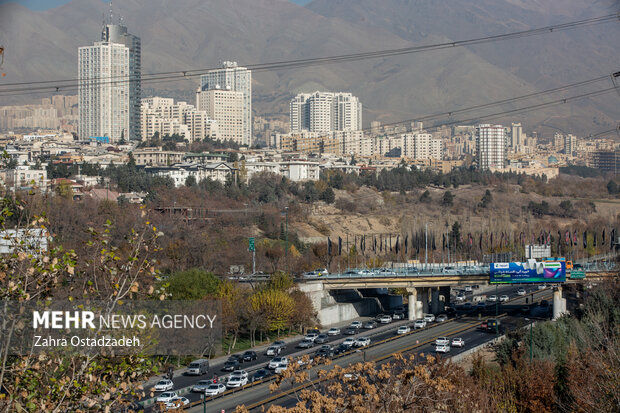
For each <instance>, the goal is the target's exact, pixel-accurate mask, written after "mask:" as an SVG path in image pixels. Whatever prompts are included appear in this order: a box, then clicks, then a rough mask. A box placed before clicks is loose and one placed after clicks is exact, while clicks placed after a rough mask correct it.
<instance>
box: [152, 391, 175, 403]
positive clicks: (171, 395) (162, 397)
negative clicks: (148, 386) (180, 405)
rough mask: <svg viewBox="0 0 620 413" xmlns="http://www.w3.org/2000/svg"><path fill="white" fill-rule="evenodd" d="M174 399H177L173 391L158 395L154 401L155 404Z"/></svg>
mask: <svg viewBox="0 0 620 413" xmlns="http://www.w3.org/2000/svg"><path fill="white" fill-rule="evenodd" d="M175 397H179V395H178V394H177V392H175V391H167V392H164V393H162V394H160V395H159V396H158V397H157V399H155V401H156V402H157V403H160V402H163V403H167V402H169V401H170V400H172V399H174V398H175Z"/></svg>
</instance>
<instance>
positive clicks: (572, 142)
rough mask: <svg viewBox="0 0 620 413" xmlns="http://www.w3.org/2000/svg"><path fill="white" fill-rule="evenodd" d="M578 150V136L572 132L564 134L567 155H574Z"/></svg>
mask: <svg viewBox="0 0 620 413" xmlns="http://www.w3.org/2000/svg"><path fill="white" fill-rule="evenodd" d="M576 150H577V137H576V136H575V135H571V134H570V133H569V134H567V135H564V153H565V154H566V155H572V154H573V152H575V151H576Z"/></svg>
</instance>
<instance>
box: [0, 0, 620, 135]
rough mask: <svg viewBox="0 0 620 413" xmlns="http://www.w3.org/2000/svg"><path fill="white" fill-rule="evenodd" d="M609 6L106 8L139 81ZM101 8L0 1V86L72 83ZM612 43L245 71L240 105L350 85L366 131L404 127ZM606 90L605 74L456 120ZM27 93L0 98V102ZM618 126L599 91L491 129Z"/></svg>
mask: <svg viewBox="0 0 620 413" xmlns="http://www.w3.org/2000/svg"><path fill="white" fill-rule="evenodd" d="M618 8H619V7H618V2H617V1H614V0H594V1H590V2H587V1H579V0H381V1H376V0H314V1H312V2H310V3H309V4H307V5H306V6H305V7H303V6H300V5H298V4H294V3H292V2H290V1H288V0H175V1H166V0H125V1H123V2H119V3H115V4H114V10H115V14H116V15H122V16H123V21H124V23H125V24H126V25H127V26H128V27H129V31H130V32H132V33H134V34H136V35H138V36H140V37H141V39H142V56H143V58H142V59H143V61H142V67H143V73H153V72H162V71H171V70H187V69H198V68H212V67H217V66H218V65H219V63H220V62H221V61H223V60H233V61H237V62H239V64H240V65H243V64H250V63H263V62H272V61H282V60H290V59H299V58H308V57H319V56H330V55H340V54H348V53H355V52H360V51H374V50H382V49H393V48H401V47H409V46H414V45H426V44H434V43H439V42H446V41H454V40H463V39H469V38H476V37H482V36H487V35H494V34H501V33H507V32H514V31H520V30H527V29H530V28H536V27H542V26H546V25H549V24H556V23H563V22H567V21H573V20H579V19H583V18H588V17H594V16H599V15H605V14H609V13H614V12H618ZM107 10H108V5H107V4H105V3H103V2H102V1H100V0H73V1H71V2H69V3H67V4H65V5H63V6H60V7H56V8H52V9H50V10H45V11H33V10H30V9H27V8H25V7H23V6H21V5H18V4H16V3H6V4H1V5H0V43H1V44H3V45H4V47H5V64H4V67H3V69H2V70H3V72H5V73H6V74H7V75H6V76H5V77H3V78H1V79H0V84H2V83H9V82H22V81H26V82H27V81H36V80H54V79H67V78H74V77H75V76H76V73H77V48H78V47H79V46H83V45H88V44H92V42H93V41H97V40H98V39H99V35H100V30H101V24H102V16H104V15H107V14H108V11H107ZM618 39H620V25H619V24H618V22H617V21H616V22H612V23H606V24H604V25H597V26H590V27H585V28H583V27H582V28H577V29H574V30H568V31H562V32H554V33H549V34H544V35H540V36H535V37H527V38H521V39H515V40H507V41H499V42H494V43H487V44H483V45H477V46H472V47H458V48H453V49H448V50H443V51H432V52H426V53H417V54H411V55H401V56H397V57H389V58H377V59H371V60H364V61H358V62H349V63H342V64H329V65H324V66H311V67H305V68H300V69H299V68H298V69H289V70H279V71H273V72H271V71H265V72H256V73H254V74H253V95H254V105H253V106H254V108H255V111H256V114H259V115H270V116H278V115H281V116H286V115H287V114H288V102H289V100H290V99H291V98H292V97H293V96H294V95H295V94H296V93H299V92H312V91H314V90H332V91H350V92H352V93H353V94H355V95H357V96H359V97H360V99H361V101H362V103H363V105H364V124H365V125H368V124H369V123H370V121H372V120H379V121H382V122H391V121H399V120H403V119H411V118H416V117H418V116H421V115H425V114H429V113H436V112H444V111H448V110H452V109H458V108H464V107H469V106H473V105H478V104H483V103H487V102H492V101H496V100H501V99H506V98H510V97H514V96H519V95H524V94H527V93H531V92H534V91H539V90H544V89H548V88H553V87H557V86H561V85H564V84H570V83H574V82H579V81H582V80H586V79H591V78H595V77H597V76H601V75H604V74H610V73H612V72H615V71H618V70H619V68H620V54H619V53H618V46H617V44H618ZM197 84H198V81H197V79H195V78H193V79H183V80H180V81H174V82H167V83H157V84H152V85H145V89H146V90H147V91H150V92H152V93H158V94H162V95H171V96H187V99H192V96H193V91H194V90H195V88H196V87H197ZM609 86H611V80H609V81H603V82H601V83H598V84H594V85H590V86H588V87H586V88H580V89H575V90H570V91H566V92H563V93H561V94H554V95H549V96H546V97H544V98H538V99H535V100H528V101H524V102H521V103H519V104H509V105H503V106H501V107H498V108H494V110H491V111H486V112H480V111H478V112H474V113H473V114H468V115H464V116H463V117H462V118H460V119H465V118H472V117H474V116H483V115H484V114H485V113H491V112H496V111H498V110H504V109H513V108H518V107H521V106H527V105H530V104H533V103H540V102H544V101H546V100H550V99H556V98H558V97H565V96H571V95H576V94H580V93H584V92H587V91H590V90H596V89H602V88H605V87H609ZM147 87H149V88H152V89H148V88H147ZM61 92H62V91H61ZM68 93H69V92H68ZM71 93H75V92H71ZM38 97H40V96H39V95H26V96H18V97H12V96H11V97H9V96H4V97H2V96H0V105H2V104H11V103H15V102H28V101H32V100H33V99H35V98H38ZM618 119H620V105H618V94H606V95H605V96H601V97H596V98H589V99H584V100H581V101H579V102H575V103H570V104H566V105H561V106H558V107H554V108H550V109H544V110H537V111H534V112H528V113H525V114H523V115H514V116H511V117H509V118H496V119H492V121H494V122H495V121H500V122H509V121H511V120H514V121H521V122H523V123H524V125H525V129H526V131H531V130H534V129H536V130H539V131H540V132H551V131H553V130H558V129H559V130H563V131H572V132H575V133H582V134H586V133H597V132H598V131H601V130H606V129H612V128H613V127H614V125H615V124H616V123H617V121H618ZM444 120H459V118H457V119H447V118H446V119H444Z"/></svg>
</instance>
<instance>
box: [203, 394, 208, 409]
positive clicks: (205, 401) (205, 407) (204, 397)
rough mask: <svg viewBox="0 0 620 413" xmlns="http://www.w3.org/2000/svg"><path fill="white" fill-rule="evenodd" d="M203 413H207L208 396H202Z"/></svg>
mask: <svg viewBox="0 0 620 413" xmlns="http://www.w3.org/2000/svg"><path fill="white" fill-rule="evenodd" d="M202 413H207V394H206V393H203V394H202Z"/></svg>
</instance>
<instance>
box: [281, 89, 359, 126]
mask: <svg viewBox="0 0 620 413" xmlns="http://www.w3.org/2000/svg"><path fill="white" fill-rule="evenodd" d="M290 125H291V133H295V132H301V131H310V132H320V133H327V132H331V131H347V130H360V129H362V104H361V103H360V102H359V99H358V98H357V97H355V96H353V95H352V94H351V93H341V92H340V93H332V92H319V91H317V92H314V93H301V94H298V95H297V96H295V97H294V98H293V99H292V100H291V102H290Z"/></svg>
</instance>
